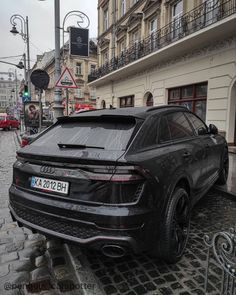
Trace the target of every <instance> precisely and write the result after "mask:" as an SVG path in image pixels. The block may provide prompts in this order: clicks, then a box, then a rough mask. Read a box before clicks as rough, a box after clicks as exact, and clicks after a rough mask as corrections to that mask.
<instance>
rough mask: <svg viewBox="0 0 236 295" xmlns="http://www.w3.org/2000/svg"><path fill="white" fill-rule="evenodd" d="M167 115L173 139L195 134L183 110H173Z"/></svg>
mask: <svg viewBox="0 0 236 295" xmlns="http://www.w3.org/2000/svg"><path fill="white" fill-rule="evenodd" d="M166 117H167V121H168V125H169V129H170V135H171V139H172V140H178V139H184V138H189V137H192V136H194V131H193V129H192V127H191V125H190V123H189V122H188V120H187V118H186V117H185V116H184V113H183V112H173V113H170V114H168V115H167V116H166Z"/></svg>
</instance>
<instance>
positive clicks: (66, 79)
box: [55, 68, 78, 88]
mask: <svg viewBox="0 0 236 295" xmlns="http://www.w3.org/2000/svg"><path fill="white" fill-rule="evenodd" d="M55 87H61V88H78V87H77V85H76V83H75V80H74V78H73V76H72V74H71V72H70V71H69V69H68V68H65V69H64V71H63V72H62V74H61V76H60V78H59V79H58V81H57V83H56V85H55Z"/></svg>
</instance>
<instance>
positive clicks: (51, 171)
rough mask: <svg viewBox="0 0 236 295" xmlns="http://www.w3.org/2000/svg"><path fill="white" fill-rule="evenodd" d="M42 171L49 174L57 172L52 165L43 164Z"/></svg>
mask: <svg viewBox="0 0 236 295" xmlns="http://www.w3.org/2000/svg"><path fill="white" fill-rule="evenodd" d="M40 172H41V173H47V174H53V173H54V172H55V168H54V167H50V166H41V168H40Z"/></svg>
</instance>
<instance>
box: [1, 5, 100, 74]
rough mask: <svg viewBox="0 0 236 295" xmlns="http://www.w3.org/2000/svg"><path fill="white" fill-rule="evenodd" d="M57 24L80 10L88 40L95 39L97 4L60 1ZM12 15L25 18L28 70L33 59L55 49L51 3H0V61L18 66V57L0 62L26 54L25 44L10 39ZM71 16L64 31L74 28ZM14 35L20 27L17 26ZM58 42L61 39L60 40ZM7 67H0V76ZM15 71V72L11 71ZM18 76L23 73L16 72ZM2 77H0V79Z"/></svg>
mask: <svg viewBox="0 0 236 295" xmlns="http://www.w3.org/2000/svg"><path fill="white" fill-rule="evenodd" d="M60 6H61V7H60V8H61V13H60V15H61V24H62V21H63V18H64V16H65V15H66V14H67V13H68V12H69V11H71V10H80V11H83V12H84V13H86V14H87V15H88V16H89V19H90V32H89V35H90V37H97V0H87V1H86V0H60ZM13 14H20V15H22V16H23V17H24V18H25V16H28V17H29V31H30V55H31V56H30V59H31V66H32V65H33V64H34V62H35V61H36V55H37V54H42V53H43V52H44V51H49V50H52V49H54V48H55V46H54V42H55V39H54V0H45V1H39V0H1V9H0V37H1V39H0V60H4V61H8V62H12V63H16V64H17V63H18V62H19V61H20V57H18V58H10V59H2V58H3V57H7V56H15V55H21V54H23V53H24V52H25V53H26V44H25V43H24V41H23V39H22V38H21V36H19V35H17V36H13V35H12V34H11V33H10V30H11V29H12V26H11V24H10V17H11V16H12V15H13ZM76 20H78V18H74V17H73V16H71V17H69V18H68V20H67V21H66V24H65V27H68V26H70V25H76ZM17 24H18V26H17V28H18V31H19V30H20V24H19V23H17ZM61 42H62V38H61ZM13 68H14V67H13V66H11V65H4V64H3V63H0V72H2V71H8V70H9V69H13ZM14 69H15V68H14ZM17 72H18V74H20V73H22V75H23V70H17ZM1 76H2V75H1V74H0V77H1Z"/></svg>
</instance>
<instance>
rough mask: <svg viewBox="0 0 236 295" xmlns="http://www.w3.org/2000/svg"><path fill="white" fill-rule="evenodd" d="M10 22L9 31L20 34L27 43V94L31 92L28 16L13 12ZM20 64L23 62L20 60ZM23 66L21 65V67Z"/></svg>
mask: <svg viewBox="0 0 236 295" xmlns="http://www.w3.org/2000/svg"><path fill="white" fill-rule="evenodd" d="M17 21H18V22H19V23H20V32H19V31H18V30H17V28H16V26H17ZM10 23H11V24H12V29H11V31H10V32H11V33H12V34H13V35H14V36H16V35H17V34H19V35H21V37H22V39H23V40H24V42H25V43H26V45H27V71H28V73H27V84H28V89H29V94H30V93H31V83H30V51H29V25H28V16H26V18H25V19H24V17H23V16H21V15H20V14H13V15H12V16H11V18H10ZM21 66H23V63H22V62H21ZM21 68H23V67H21Z"/></svg>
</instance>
